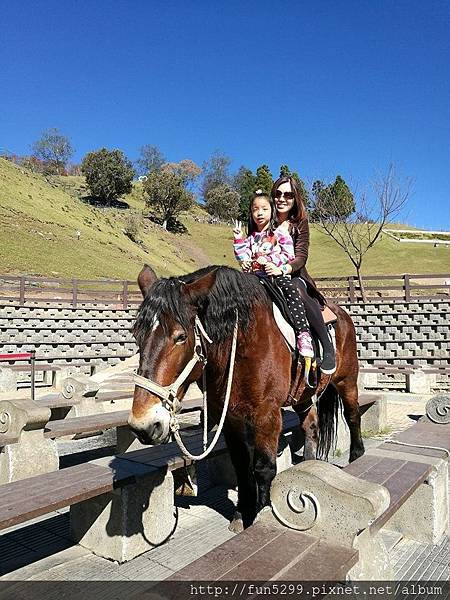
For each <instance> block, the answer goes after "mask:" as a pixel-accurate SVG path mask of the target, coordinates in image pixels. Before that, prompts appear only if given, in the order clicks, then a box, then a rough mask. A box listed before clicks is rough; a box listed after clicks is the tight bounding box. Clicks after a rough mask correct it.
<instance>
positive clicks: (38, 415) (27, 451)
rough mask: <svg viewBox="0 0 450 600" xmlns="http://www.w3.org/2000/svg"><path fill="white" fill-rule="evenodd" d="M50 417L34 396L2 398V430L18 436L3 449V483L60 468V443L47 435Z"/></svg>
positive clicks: (0, 458)
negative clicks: (45, 435) (58, 445)
mask: <svg viewBox="0 0 450 600" xmlns="http://www.w3.org/2000/svg"><path fill="white" fill-rule="evenodd" d="M49 418H50V409H49V408H47V407H45V406H41V405H39V404H37V403H35V402H32V401H31V400H15V401H9V400H2V401H0V433H2V434H4V435H5V436H6V437H9V438H12V439H16V440H17V441H15V442H13V443H10V444H7V445H6V446H3V448H1V449H0V484H1V483H9V482H11V481H18V480H20V479H26V478H27V477H32V476H34V475H40V474H42V473H49V472H51V471H57V470H58V468H59V459H58V451H57V448H56V443H55V442H54V441H53V440H48V439H46V438H44V427H45V424H46V423H47V422H48V420H49Z"/></svg>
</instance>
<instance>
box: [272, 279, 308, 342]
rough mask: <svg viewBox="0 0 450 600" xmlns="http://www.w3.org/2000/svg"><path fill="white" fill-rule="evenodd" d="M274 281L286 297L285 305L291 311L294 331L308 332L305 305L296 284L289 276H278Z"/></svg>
mask: <svg viewBox="0 0 450 600" xmlns="http://www.w3.org/2000/svg"><path fill="white" fill-rule="evenodd" d="M275 281H276V283H277V285H278V287H279V288H280V290H281V291H282V292H283V295H284V297H285V298H286V302H287V305H288V306H289V310H290V311H291V315H292V320H293V321H294V329H295V333H296V334H297V336H298V335H300V334H301V333H303V332H304V331H307V332H308V333H309V325H308V320H307V318H306V312H305V306H304V304H303V300H302V296H301V294H300V290H299V288H298V286H297V285H296V284H295V283H294V282H293V280H292V279H291V278H290V277H283V276H279V277H277V278H276V280H275Z"/></svg>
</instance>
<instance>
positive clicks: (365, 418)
mask: <svg viewBox="0 0 450 600" xmlns="http://www.w3.org/2000/svg"><path fill="white" fill-rule="evenodd" d="M387 404H388V403H387V398H386V396H385V395H384V394H377V401H376V402H375V403H374V404H372V406H369V408H367V410H365V411H364V413H363V414H362V415H361V430H362V431H373V432H376V433H379V432H380V431H383V430H384V429H385V428H386V426H387V422H388V417H387Z"/></svg>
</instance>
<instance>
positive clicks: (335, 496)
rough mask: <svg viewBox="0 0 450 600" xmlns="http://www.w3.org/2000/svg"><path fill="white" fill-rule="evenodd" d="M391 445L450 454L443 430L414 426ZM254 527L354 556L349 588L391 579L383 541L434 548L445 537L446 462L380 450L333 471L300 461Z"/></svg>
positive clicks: (281, 479) (397, 449) (449, 436)
mask: <svg viewBox="0 0 450 600" xmlns="http://www.w3.org/2000/svg"><path fill="white" fill-rule="evenodd" d="M393 441H394V442H400V441H402V442H405V441H407V443H408V444H419V445H433V446H436V445H438V446H441V447H443V448H444V449H447V450H448V449H449V448H450V425H437V424H434V423H431V422H426V423H421V422H419V423H417V424H416V425H414V426H413V427H411V428H410V429H408V430H406V431H404V432H401V433H399V434H397V435H396V436H394V439H393ZM271 502H272V507H271V508H267V509H264V511H262V513H261V514H260V517H259V520H260V521H261V522H264V523H269V524H270V523H272V524H273V523H275V522H279V523H282V524H283V525H285V526H287V527H289V528H291V529H295V530H297V531H301V532H302V533H307V534H309V535H312V536H314V537H317V538H320V539H325V540H327V541H328V542H330V543H334V544H339V545H343V546H345V547H347V548H348V549H357V550H358V551H359V560H358V563H357V564H356V565H355V566H354V567H353V568H352V569H351V570H350V571H349V576H350V578H352V579H356V580H364V579H368V580H373V579H375V580H377V579H378V580H382V579H392V578H393V572H392V567H391V565H390V563H389V555H388V552H387V549H386V546H385V543H384V536H383V535H382V534H383V533H384V532H385V531H386V530H388V531H389V532H391V535H394V537H395V536H398V537H397V539H400V538H401V536H405V537H408V538H411V539H414V540H417V541H419V542H426V543H434V544H436V543H438V542H439V541H440V540H441V539H442V537H443V536H444V535H445V534H446V533H448V528H449V501H448V460H447V454H446V452H444V451H442V450H426V449H423V448H413V447H412V446H401V445H397V444H394V443H393V442H386V443H384V444H382V445H381V446H380V447H378V448H374V449H371V450H369V451H368V452H367V454H366V455H364V456H362V457H361V458H359V459H357V460H356V461H354V462H353V463H351V464H350V465H348V466H346V467H344V469H340V468H338V467H335V466H333V465H331V464H328V463H324V462H321V461H306V462H303V463H301V464H298V465H295V466H294V467H292V468H290V469H287V470H286V471H284V472H282V473H280V474H277V476H276V478H275V479H274V482H273V484H272V488H271Z"/></svg>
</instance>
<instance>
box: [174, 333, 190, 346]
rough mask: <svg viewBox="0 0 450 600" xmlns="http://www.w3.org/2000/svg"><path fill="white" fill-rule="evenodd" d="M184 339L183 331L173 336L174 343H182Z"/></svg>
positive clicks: (185, 336) (185, 337) (185, 338)
mask: <svg viewBox="0 0 450 600" xmlns="http://www.w3.org/2000/svg"><path fill="white" fill-rule="evenodd" d="M186 340H187V335H186V334H185V333H179V334H178V335H177V336H175V344H184V342H185V341H186Z"/></svg>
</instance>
